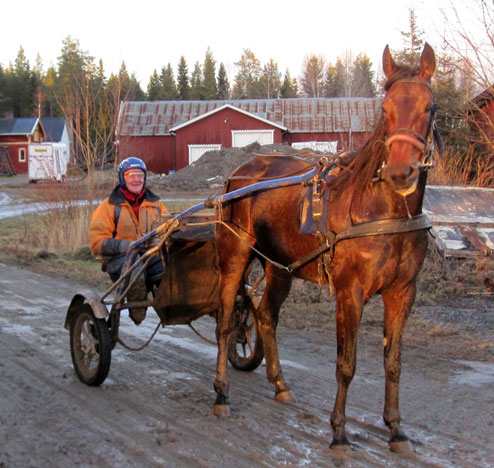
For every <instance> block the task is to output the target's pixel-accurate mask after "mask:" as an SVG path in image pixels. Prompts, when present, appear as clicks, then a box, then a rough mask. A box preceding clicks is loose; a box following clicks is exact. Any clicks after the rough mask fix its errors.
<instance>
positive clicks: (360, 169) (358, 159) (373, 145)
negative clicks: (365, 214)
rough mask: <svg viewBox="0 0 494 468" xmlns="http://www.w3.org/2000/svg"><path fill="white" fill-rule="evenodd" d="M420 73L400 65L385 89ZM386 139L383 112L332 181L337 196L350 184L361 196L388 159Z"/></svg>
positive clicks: (332, 187)
mask: <svg viewBox="0 0 494 468" xmlns="http://www.w3.org/2000/svg"><path fill="white" fill-rule="evenodd" d="M418 73H419V69H418V67H411V66H408V65H400V66H399V67H398V70H397V71H396V72H395V73H393V75H392V76H390V77H389V78H388V80H387V81H386V82H385V83H384V90H385V91H388V90H389V89H390V88H391V86H393V84H394V83H396V82H397V81H399V80H403V79H406V78H411V77H413V76H415V75H417V74H418ZM385 141H386V128H385V119H384V115H383V114H382V113H381V114H380V116H379V118H378V120H377V123H376V126H375V128H374V130H373V132H372V134H371V135H370V137H369V139H368V140H367V141H366V142H365V143H364V145H363V146H361V147H360V148H359V149H357V150H356V151H354V152H353V153H352V154H351V155H349V156H348V157H347V158H346V159H348V160H351V162H350V164H348V166H347V167H345V168H344V169H343V171H342V172H341V173H340V174H339V175H338V177H337V178H336V180H335V181H334V182H332V183H331V187H330V188H331V191H332V192H333V193H334V194H335V196H336V197H339V196H340V195H341V194H342V193H343V191H344V190H345V189H346V188H347V187H348V186H349V185H352V186H353V187H355V193H356V194H357V196H361V195H362V194H363V193H364V192H365V190H366V189H367V188H368V187H369V185H370V184H371V183H372V180H373V179H374V178H375V177H376V175H377V171H378V170H379V168H380V167H381V166H382V164H383V163H384V161H385V160H386V156H387V150H386V145H385Z"/></svg>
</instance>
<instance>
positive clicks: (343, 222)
mask: <svg viewBox="0 0 494 468" xmlns="http://www.w3.org/2000/svg"><path fill="white" fill-rule="evenodd" d="M383 69H384V74H385V77H386V82H385V85H384V90H385V97H384V100H383V102H382V112H381V113H380V115H379V116H378V119H377V123H376V126H375V128H374V130H373V132H372V133H371V135H370V137H369V139H368V140H367V141H366V143H365V144H364V145H363V146H362V147H361V148H360V149H358V150H356V151H355V152H354V153H351V154H350V155H346V156H345V157H342V158H336V162H338V163H339V164H338V165H337V166H336V168H335V169H332V170H326V174H321V177H320V178H319V179H318V180H315V179H314V180H312V184H313V186H314V184H316V185H317V186H319V187H320V190H319V192H318V191H315V192H317V193H318V194H319V196H320V200H322V201H323V203H324V204H325V205H326V206H325V208H326V213H327V214H326V216H325V220H324V222H323V223H322V224H324V226H323V228H322V231H323V234H324V235H323V236H321V235H320V234H321V232H319V231H317V232H316V233H308V234H307V233H305V234H304V233H301V217H300V215H299V214H300V206H301V203H302V200H303V195H304V193H305V192H306V191H307V186H305V187H304V186H302V184H298V185H288V184H286V185H282V186H280V187H278V188H274V189H269V190H261V191H257V192H254V193H252V194H250V195H246V196H243V197H242V198H241V199H237V200H235V201H232V202H229V203H225V204H224V206H222V207H221V209H220V210H219V212H218V213H217V225H216V228H215V229H216V232H215V236H216V249H217V258H218V265H219V270H220V310H219V313H218V320H217V328H216V338H217V343H218V355H217V367H216V377H215V380H214V389H215V391H216V400H215V403H214V406H213V412H214V414H216V415H218V416H228V415H229V414H230V402H229V383H228V376H227V349H228V342H229V340H230V339H231V338H232V333H233V331H232V311H233V307H234V302H235V296H236V294H237V291H238V290H239V287H241V285H242V284H243V281H244V277H245V274H246V271H247V269H248V268H249V265H250V264H251V262H252V261H253V259H254V258H256V257H258V258H260V260H261V261H262V264H263V267H264V274H265V289H264V292H263V296H262V299H261V302H260V304H259V307H258V310H257V313H256V315H257V317H256V321H257V326H258V330H259V333H260V336H261V338H262V342H263V345H264V352H265V358H266V373H267V378H268V380H269V381H270V382H271V383H272V384H273V385H274V388H275V399H276V400H278V401H281V402H288V401H291V400H293V399H294V395H293V393H292V391H291V390H290V388H289V386H288V385H287V383H286V381H285V379H284V377H283V374H282V369H281V365H280V358H279V353H278V346H277V342H276V327H277V323H278V317H279V311H280V307H281V305H282V303H283V301H284V300H285V298H286V297H287V295H288V293H289V291H290V286H291V280H292V277H298V278H302V279H304V280H307V281H311V282H316V283H317V282H321V281H322V283H323V284H328V283H329V284H330V285H331V286H332V287H333V288H334V291H335V292H336V314H335V315H336V333H337V359H336V382H337V393H336V398H335V403H334V409H333V411H332V414H331V426H332V430H333V439H332V442H331V444H330V446H331V447H332V448H347V447H348V446H349V445H350V443H349V440H348V438H347V435H346V432H345V420H346V417H345V406H346V400H347V392H348V388H349V385H350V383H351V381H352V379H353V377H354V374H355V368H356V349H357V335H358V330H359V325H360V320H361V316H362V312H363V308H364V305H365V304H366V303H367V302H368V301H369V300H370V299H371V297H373V296H374V295H376V294H380V295H381V297H382V300H383V304H384V318H383V328H384V330H383V335H384V336H383V348H384V368H385V404H384V412H383V418H384V422H385V423H386V425H387V427H388V428H389V434H390V435H389V447H390V449H391V450H393V451H398V452H409V451H411V450H413V449H412V446H411V444H410V442H409V439H408V438H407V436H406V435H405V433H404V431H403V430H402V428H401V426H400V411H399V381H400V374H401V347H402V335H403V329H404V325H405V321H406V319H407V317H408V315H409V313H410V310H411V308H412V305H413V302H414V300H415V295H416V278H417V274H418V273H419V270H420V269H421V267H422V264H423V262H424V258H425V255H426V249H427V242H428V239H427V235H428V231H427V229H428V228H429V227H430V224H428V223H427V222H424V219H423V218H426V217H425V215H423V214H421V213H422V202H423V197H424V192H425V186H426V180H427V169H428V167H430V165H431V163H430V162H429V157H430V151H429V150H430V147H431V143H432V138H433V133H434V130H435V127H434V125H435V123H434V113H435V110H436V105H435V103H434V99H433V94H432V91H431V84H430V83H431V77H432V76H433V74H434V71H435V55H434V51H433V50H432V48H431V47H430V45H428V44H425V46H424V48H423V51H422V53H421V57H420V63H419V64H418V65H417V66H414V67H411V66H406V65H403V64H397V63H395V61H394V59H393V58H392V56H391V53H390V50H389V47H388V46H386V48H385V49H384V53H383ZM311 161H313V160H311V159H310V158H305V157H301V156H299V155H295V156H294V155H284V156H281V157H274V155H269V154H268V155H255V156H254V157H253V158H252V159H250V160H249V161H247V162H246V163H244V164H242V165H241V166H239V167H238V168H237V169H236V170H235V171H234V172H233V173H232V175H231V177H230V179H229V181H228V183H227V185H226V188H225V189H224V192H223V193H229V192H231V191H234V190H237V189H240V188H243V187H246V186H248V185H249V184H252V181H253V180H264V179H273V178H277V177H282V176H286V175H287V174H295V173H298V174H300V173H302V172H303V171H307V170H308V169H310V168H311V167H313V162H311ZM321 187H322V188H321ZM316 198H317V197H316ZM314 211H317V210H314ZM315 214H317V213H315ZM318 219H321V217H319V218H318ZM319 224H321V223H319ZM321 237H322V238H321ZM303 258H305V259H306V260H305V261H300V259H303ZM297 262H298V265H297ZM286 265H297V266H296V268H295V267H294V268H288V267H286Z"/></svg>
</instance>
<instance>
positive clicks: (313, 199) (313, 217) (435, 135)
mask: <svg viewBox="0 0 494 468" xmlns="http://www.w3.org/2000/svg"><path fill="white" fill-rule="evenodd" d="M403 82H413V83H419V84H422V85H424V86H427V87H428V88H429V89H430V85H429V84H428V83H426V82H423V81H419V80H410V79H409V80H398V81H396V82H395V83H393V85H392V86H395V85H396V84H398V83H403ZM437 108H438V106H437V105H436V104H433V105H432V107H431V109H430V115H429V120H428V125H427V131H426V135H425V137H424V136H422V135H421V134H419V133H418V132H416V131H415V130H413V129H411V128H397V129H395V130H394V131H393V133H392V134H391V135H389V136H388V138H387V139H386V141H385V142H384V143H385V146H386V148H387V150H388V151H389V149H390V147H391V145H392V144H393V142H396V141H405V142H407V143H409V144H411V145H413V146H414V147H415V148H417V149H418V150H419V151H420V152H421V153H422V155H424V158H423V160H422V161H423V162H422V164H420V166H419V167H420V170H428V169H430V168H431V167H433V161H432V153H433V151H432V148H431V146H432V145H431V143H432V140H433V141H434V142H435V144H436V146H437V151H438V153H439V154H442V152H443V144H442V141H441V137H440V134H439V131H438V129H437V126H436V124H435V121H434V117H435V113H436V111H437ZM345 156H347V154H346V153H342V154H341V155H338V156H336V157H334V158H331V159H328V158H327V157H323V158H321V159H320V160H319V163H318V165H319V170H318V171H317V172H316V174H315V175H314V176H313V177H312V179H311V180H309V181H307V182H305V184H306V185H308V186H311V187H309V189H308V191H307V194H306V197H305V198H304V200H303V202H302V212H301V232H302V233H303V234H313V235H315V236H316V237H317V238H318V240H319V243H320V245H319V247H318V248H317V249H315V250H313V251H312V252H310V253H308V254H307V255H305V256H304V257H302V258H300V259H299V260H296V261H295V262H293V263H291V264H289V265H282V264H280V263H278V262H276V261H274V260H273V259H270V258H268V257H267V256H266V255H264V254H263V253H262V252H260V251H259V250H258V249H256V248H255V247H254V246H252V245H250V244H249V243H248V242H247V241H245V240H244V239H243V238H242V237H241V236H240V235H239V234H238V233H237V232H236V231H235V230H234V229H233V228H231V227H230V226H228V224H226V223H225V222H224V221H222V216H220V221H219V222H220V223H221V224H223V225H224V226H226V227H227V228H228V229H229V230H230V231H232V232H233V233H234V234H236V235H237V236H238V237H239V238H240V239H242V240H243V241H244V242H246V243H247V245H249V247H250V248H251V249H252V250H253V251H255V252H256V253H257V254H258V255H259V256H261V257H262V258H264V259H265V260H266V261H269V262H270V263H272V264H273V265H275V266H276V267H278V268H281V269H283V270H285V271H288V272H289V273H293V272H294V271H296V270H298V269H299V268H301V267H303V266H304V265H307V264H308V263H310V262H311V261H313V260H315V259H316V258H319V272H320V278H321V280H322V276H323V273H325V274H326V276H327V278H328V280H330V264H331V261H332V259H333V255H334V247H335V245H336V244H337V243H338V242H340V241H342V240H345V239H355V238H359V237H367V236H376V235H383V234H400V233H407V232H413V231H420V230H424V229H430V228H431V227H432V223H431V222H430V220H429V218H428V217H427V215H425V214H423V213H422V214H419V215H416V216H411V215H410V214H408V216H407V217H402V218H388V219H379V220H374V221H367V222H363V223H358V224H351V225H350V226H349V227H347V228H346V229H344V230H343V231H340V232H328V231H327V230H326V219H327V213H326V209H327V206H328V203H327V202H328V199H329V191H328V190H326V191H325V190H324V188H325V187H327V185H328V183H329V182H330V179H331V178H332V177H337V174H336V172H337V168H338V167H339V166H340V165H343V166H346V165H347V164H348V162H346V161H345V159H344V158H345ZM342 161H343V163H342ZM386 163H387V162H386V161H384V163H383V166H382V167H381V168H380V169H379V171H378V174H377V176H378V177H377V180H380V179H381V173H382V170H383V169H384V168H385V167H386ZM238 178H239V177H238ZM240 178H241V177H240ZM280 186H281V185H280ZM216 206H218V207H219V208H220V209H221V205H216ZM407 209H408V206H407Z"/></svg>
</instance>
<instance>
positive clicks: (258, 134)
mask: <svg viewBox="0 0 494 468" xmlns="http://www.w3.org/2000/svg"><path fill="white" fill-rule="evenodd" d="M256 142H257V143H259V144H260V145H272V144H273V143H274V130H232V146H233V147H234V148H239V147H242V146H247V145H250V144H251V143H256Z"/></svg>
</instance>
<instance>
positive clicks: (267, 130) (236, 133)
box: [232, 129, 274, 148]
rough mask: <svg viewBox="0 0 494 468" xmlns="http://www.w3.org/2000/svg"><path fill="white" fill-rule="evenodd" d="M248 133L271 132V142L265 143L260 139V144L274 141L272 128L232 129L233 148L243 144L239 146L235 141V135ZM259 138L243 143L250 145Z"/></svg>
mask: <svg viewBox="0 0 494 468" xmlns="http://www.w3.org/2000/svg"><path fill="white" fill-rule="evenodd" d="M246 133H263V134H270V135H271V142H269V143H265V142H260V141H258V143H260V144H263V145H272V144H273V143H274V129H272V130H270V129H258V130H254V129H253V130H232V147H233V148H240V147H241V146H238V145H237V144H236V142H235V137H236V136H237V135H242V134H246ZM256 141H257V140H255V141H251V142H250V143H247V144H246V145H242V147H243V146H247V145H250V144H252V143H255V142H256Z"/></svg>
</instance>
